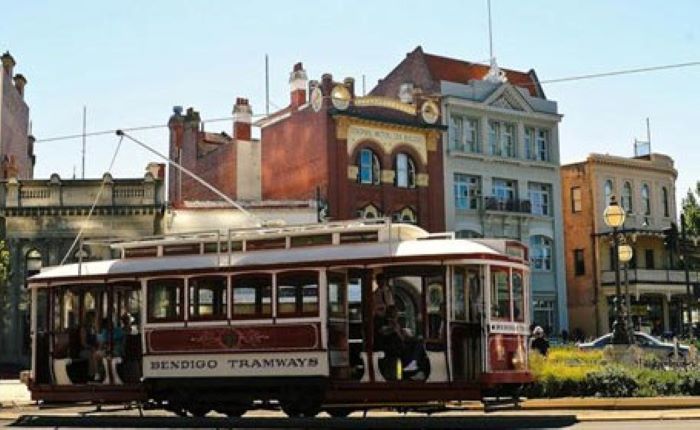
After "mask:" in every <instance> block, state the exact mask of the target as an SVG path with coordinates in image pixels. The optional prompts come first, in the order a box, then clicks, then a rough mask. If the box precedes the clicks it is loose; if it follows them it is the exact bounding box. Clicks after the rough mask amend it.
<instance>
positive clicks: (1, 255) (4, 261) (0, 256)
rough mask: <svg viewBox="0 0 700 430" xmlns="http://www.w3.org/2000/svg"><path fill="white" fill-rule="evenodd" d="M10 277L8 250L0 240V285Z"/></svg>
mask: <svg viewBox="0 0 700 430" xmlns="http://www.w3.org/2000/svg"><path fill="white" fill-rule="evenodd" d="M8 276H10V250H9V249H7V245H6V244H5V241H4V240H0V285H3V284H5V282H6V281H7V278H8Z"/></svg>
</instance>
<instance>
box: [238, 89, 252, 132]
mask: <svg viewBox="0 0 700 430" xmlns="http://www.w3.org/2000/svg"><path fill="white" fill-rule="evenodd" d="M252 118H253V108H251V106H250V104H249V102H248V99H246V98H243V97H237V98H236V104H235V105H233V137H234V138H235V139H240V140H251V125H250V124H251V122H252Z"/></svg>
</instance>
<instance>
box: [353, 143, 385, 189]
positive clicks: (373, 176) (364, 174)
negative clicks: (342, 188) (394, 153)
mask: <svg viewBox="0 0 700 430" xmlns="http://www.w3.org/2000/svg"><path fill="white" fill-rule="evenodd" d="M358 157H359V159H358V160H357V161H358V162H357V164H358V165H359V166H360V169H359V171H358V173H357V182H359V183H361V184H374V185H379V181H380V174H381V166H380V165H379V157H377V154H375V153H374V151H372V150H371V149H367V148H365V149H362V150H361V151H360V154H359V155H358Z"/></svg>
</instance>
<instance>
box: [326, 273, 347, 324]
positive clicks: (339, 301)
mask: <svg viewBox="0 0 700 430" xmlns="http://www.w3.org/2000/svg"><path fill="white" fill-rule="evenodd" d="M328 316H329V317H331V318H343V319H344V318H347V316H348V302H347V282H346V277H345V275H344V274H342V273H329V274H328Z"/></svg>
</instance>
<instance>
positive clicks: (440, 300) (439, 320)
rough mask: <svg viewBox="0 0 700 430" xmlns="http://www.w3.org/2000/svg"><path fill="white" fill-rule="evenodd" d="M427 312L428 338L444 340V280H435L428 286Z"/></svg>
mask: <svg viewBox="0 0 700 430" xmlns="http://www.w3.org/2000/svg"><path fill="white" fill-rule="evenodd" d="M426 311H427V314H428V336H427V337H428V338H429V339H442V338H443V331H444V329H445V320H444V319H445V292H444V287H443V283H442V279H440V280H439V282H436V280H435V279H433V280H432V282H430V283H429V284H428V294H427V296H426Z"/></svg>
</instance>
